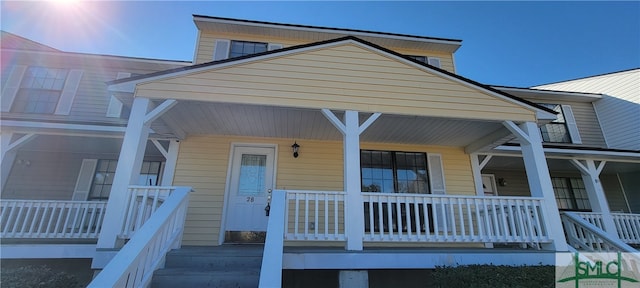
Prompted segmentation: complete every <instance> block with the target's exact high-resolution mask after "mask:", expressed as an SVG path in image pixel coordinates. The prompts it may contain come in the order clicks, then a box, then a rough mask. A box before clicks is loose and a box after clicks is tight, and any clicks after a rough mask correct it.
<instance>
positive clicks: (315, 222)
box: [274, 190, 346, 241]
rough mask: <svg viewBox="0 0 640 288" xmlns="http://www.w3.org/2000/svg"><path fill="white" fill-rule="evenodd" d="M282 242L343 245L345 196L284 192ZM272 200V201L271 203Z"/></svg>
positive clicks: (308, 192) (322, 192)
mask: <svg viewBox="0 0 640 288" xmlns="http://www.w3.org/2000/svg"><path fill="white" fill-rule="evenodd" d="M285 193H286V198H285V199H286V200H285V201H286V202H285V206H284V207H285V208H284V209H285V211H288V213H287V215H286V217H285V221H284V239H285V240H319V241H344V240H345V239H346V238H345V228H344V215H345V214H344V208H345V206H344V192H328V191H292V190H289V191H286V192H285ZM274 200H275V199H274Z"/></svg>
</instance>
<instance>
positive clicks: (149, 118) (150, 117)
mask: <svg viewBox="0 0 640 288" xmlns="http://www.w3.org/2000/svg"><path fill="white" fill-rule="evenodd" d="M134 102H135V101H134ZM176 104H178V101H177V100H175V99H167V100H165V101H164V102H162V104H160V105H158V107H156V108H154V109H153V110H152V111H151V112H149V113H148V114H146V115H145V116H144V125H151V122H153V121H155V120H156V119H158V117H160V116H162V114H164V113H165V112H167V111H169V109H171V108H172V107H173V106H175V105H176Z"/></svg>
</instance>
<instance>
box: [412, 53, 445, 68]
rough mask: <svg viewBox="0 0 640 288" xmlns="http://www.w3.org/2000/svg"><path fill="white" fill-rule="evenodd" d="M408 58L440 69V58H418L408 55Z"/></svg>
mask: <svg viewBox="0 0 640 288" xmlns="http://www.w3.org/2000/svg"><path fill="white" fill-rule="evenodd" d="M407 57H409V58H413V59H415V60H418V61H420V62H422V63H425V64H429V65H431V66H435V67H438V68H440V58H438V57H427V56H417V55H407Z"/></svg>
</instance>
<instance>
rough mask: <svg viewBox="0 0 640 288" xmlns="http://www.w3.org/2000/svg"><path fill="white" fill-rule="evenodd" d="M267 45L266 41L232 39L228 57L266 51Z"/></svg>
mask: <svg viewBox="0 0 640 288" xmlns="http://www.w3.org/2000/svg"><path fill="white" fill-rule="evenodd" d="M268 46H269V44H268V43H262V42H249V41H236V40H232V41H231V49H229V58H235V57H240V56H245V55H251V54H257V53H262V52H266V51H267V48H268Z"/></svg>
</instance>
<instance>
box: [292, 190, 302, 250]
mask: <svg viewBox="0 0 640 288" xmlns="http://www.w3.org/2000/svg"><path fill="white" fill-rule="evenodd" d="M301 194H302V193H295V195H296V197H295V199H296V200H295V203H296V210H295V218H294V219H293V220H294V221H295V222H294V225H293V234H294V235H295V237H296V239H298V237H300V236H299V233H300V231H299V229H298V227H299V222H300V221H299V217H300V195H301Z"/></svg>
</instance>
